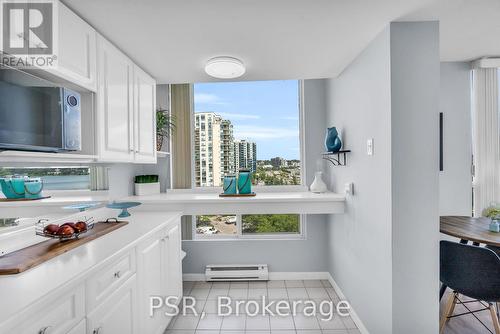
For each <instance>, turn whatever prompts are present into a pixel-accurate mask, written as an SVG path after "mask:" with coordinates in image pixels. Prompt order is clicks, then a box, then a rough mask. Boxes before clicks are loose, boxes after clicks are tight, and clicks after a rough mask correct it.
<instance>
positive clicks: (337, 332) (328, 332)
mask: <svg viewBox="0 0 500 334" xmlns="http://www.w3.org/2000/svg"><path fill="white" fill-rule="evenodd" d="M349 333H350V332H349V331H348V330H347V329H324V330H323V334H349Z"/></svg>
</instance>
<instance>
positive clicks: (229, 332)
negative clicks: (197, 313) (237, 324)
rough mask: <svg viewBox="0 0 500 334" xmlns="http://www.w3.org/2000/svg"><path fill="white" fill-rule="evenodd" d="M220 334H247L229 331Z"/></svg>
mask: <svg viewBox="0 0 500 334" xmlns="http://www.w3.org/2000/svg"><path fill="white" fill-rule="evenodd" d="M220 334H245V331H244V330H243V331H233V330H228V331H220Z"/></svg>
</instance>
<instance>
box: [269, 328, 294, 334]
mask: <svg viewBox="0 0 500 334" xmlns="http://www.w3.org/2000/svg"><path fill="white" fill-rule="evenodd" d="M271 334H296V332H295V329H284V330H282V329H279V330H272V329H271Z"/></svg>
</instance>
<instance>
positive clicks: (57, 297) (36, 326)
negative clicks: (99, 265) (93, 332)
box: [0, 283, 85, 334]
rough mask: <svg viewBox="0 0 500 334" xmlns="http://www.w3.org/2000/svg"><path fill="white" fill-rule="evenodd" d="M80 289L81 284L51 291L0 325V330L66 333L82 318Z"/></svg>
mask: <svg viewBox="0 0 500 334" xmlns="http://www.w3.org/2000/svg"><path fill="white" fill-rule="evenodd" d="M84 289H85V287H84V285H83V283H82V284H80V285H79V286H72V287H70V288H66V289H64V290H63V291H57V290H55V291H56V292H53V293H51V294H50V295H48V296H46V297H42V298H41V299H40V301H38V302H36V303H35V304H33V306H30V307H29V308H27V309H25V310H24V311H22V312H19V313H18V314H17V315H16V316H15V317H14V318H12V319H10V320H9V322H8V323H6V324H4V325H3V326H0V333H16V334H32V333H45V334H66V333H68V332H69V331H70V330H71V329H72V328H74V327H75V326H76V325H77V324H78V323H79V322H80V321H81V320H83V319H84V317H85V300H84V298H85V291H84Z"/></svg>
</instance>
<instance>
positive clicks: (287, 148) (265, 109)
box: [194, 80, 300, 160]
mask: <svg viewBox="0 0 500 334" xmlns="http://www.w3.org/2000/svg"><path fill="white" fill-rule="evenodd" d="M298 85H299V83H298V81H297V80H280V81H246V82H223V83H199V84H195V85H194V110H195V112H209V111H212V112H215V113H216V114H219V115H220V116H222V118H223V119H228V120H230V121H231V123H232V124H233V130H234V138H235V139H247V140H250V141H254V142H256V143H257V160H268V159H270V158H274V157H277V156H279V157H282V158H285V159H300V149H299V147H300V146H299V86H298Z"/></svg>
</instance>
